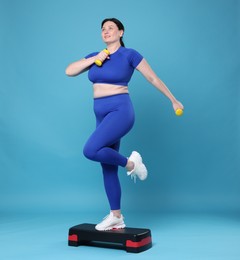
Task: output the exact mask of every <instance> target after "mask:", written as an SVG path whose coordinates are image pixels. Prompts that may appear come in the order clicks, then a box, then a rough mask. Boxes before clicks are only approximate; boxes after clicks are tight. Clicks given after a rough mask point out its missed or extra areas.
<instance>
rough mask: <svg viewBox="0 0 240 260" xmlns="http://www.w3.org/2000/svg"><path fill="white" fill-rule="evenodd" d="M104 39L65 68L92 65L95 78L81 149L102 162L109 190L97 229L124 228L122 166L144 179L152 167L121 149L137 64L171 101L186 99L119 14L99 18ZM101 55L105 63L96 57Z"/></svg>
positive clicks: (75, 70) (130, 117) (176, 105)
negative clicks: (134, 41)
mask: <svg viewBox="0 0 240 260" xmlns="http://www.w3.org/2000/svg"><path fill="white" fill-rule="evenodd" d="M101 29H102V39H103V42H104V43H105V44H106V49H107V50H108V52H107V51H104V50H103V51H101V52H93V53H90V54H88V55H87V56H85V58H83V59H80V60H78V61H75V62H73V63H71V64H70V65H69V66H68V67H67V68H66V74H67V75H68V76H77V75H79V74H81V73H83V72H85V71H88V77H89V80H90V81H91V82H92V83H93V97H94V113H95V116H96V129H95V131H94V132H93V133H92V134H91V136H90V137H89V139H88V140H87V142H86V144H85V146H84V149H83V153H84V155H85V156H86V157H87V158H88V159H90V160H93V161H96V162H99V163H100V164H101V168H102V173H103V180H104V186H105V191H106V194H107V198H108V201H109V206H110V213H109V214H108V215H107V216H106V217H105V218H104V219H103V221H102V222H100V223H99V224H98V225H96V227H95V228H96V229H97V230H99V231H103V230H111V229H118V228H124V227H125V226H126V225H125V223H124V218H123V215H122V213H121V185H120V182H119V178H118V168H119V166H120V167H125V168H126V171H127V175H129V176H131V177H133V178H134V179H135V178H136V177H138V178H139V179H140V180H145V179H146V178H147V175H148V172H147V169H146V167H145V165H144V163H143V160H142V157H141V155H140V154H139V153H138V152H136V151H133V152H132V153H131V155H130V156H129V157H126V156H125V155H122V154H121V153H120V152H119V148H120V141H121V138H122V137H123V136H125V135H126V134H127V133H128V132H129V131H130V130H131V128H132V127H133V124H134V108H133V105H132V102H131V98H130V95H129V92H128V84H129V81H130V80H131V77H132V75H133V73H134V71H135V70H138V71H139V72H141V74H142V75H143V76H144V77H145V78H146V79H147V80H148V81H149V82H150V83H151V84H152V85H153V86H155V87H156V88H157V89H158V90H160V91H161V92H162V93H163V94H164V95H165V96H166V97H167V98H169V100H170V101H171V103H172V106H173V109H174V110H175V111H176V110H177V109H183V105H182V104H181V103H180V102H179V101H178V100H177V99H176V98H175V97H174V96H173V94H172V93H171V92H170V90H169V89H168V88H167V86H166V85H165V84H164V83H163V82H162V81H161V80H160V79H159V77H158V76H157V75H156V74H155V73H154V71H153V70H152V69H151V67H150V65H149V64H148V63H147V61H146V59H144V58H143V56H142V55H141V54H140V53H139V52H137V51H136V50H134V49H131V48H126V47H125V46H124V43H123V34H124V26H123V24H122V23H121V22H120V21H119V20H118V19H116V18H107V19H105V20H103V21H102V23H101ZM96 60H99V61H101V62H100V63H102V65H101V66H99V65H97V64H96V63H95V61H96Z"/></svg>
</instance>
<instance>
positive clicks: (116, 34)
mask: <svg viewBox="0 0 240 260" xmlns="http://www.w3.org/2000/svg"><path fill="white" fill-rule="evenodd" d="M122 35H123V30H119V29H118V27H117V25H116V24H115V23H114V22H111V21H107V22H105V23H104V24H103V27H102V39H103V41H104V42H105V43H107V44H109V43H114V42H118V41H119V40H120V37H122Z"/></svg>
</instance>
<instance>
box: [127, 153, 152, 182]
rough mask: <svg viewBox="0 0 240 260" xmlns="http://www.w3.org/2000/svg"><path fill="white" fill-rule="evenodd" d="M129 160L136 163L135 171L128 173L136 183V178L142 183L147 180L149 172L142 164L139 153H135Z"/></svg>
mask: <svg viewBox="0 0 240 260" xmlns="http://www.w3.org/2000/svg"><path fill="white" fill-rule="evenodd" d="M128 159H129V160H130V161H132V162H133V163H134V169H133V170H132V171H130V172H127V175H131V177H132V178H134V181H135V182H136V176H137V177H138V178H139V179H140V180H141V181H143V180H145V179H146V178H147V176H148V172H147V168H146V166H145V165H144V164H143V162H142V157H141V155H140V154H139V153H138V152H136V151H133V152H132V154H131V155H130V157H129V158H128Z"/></svg>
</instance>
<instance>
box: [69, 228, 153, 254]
mask: <svg viewBox="0 0 240 260" xmlns="http://www.w3.org/2000/svg"><path fill="white" fill-rule="evenodd" d="M95 226H96V225H95V224H88V223H84V224H80V225H77V226H73V227H71V228H70V229H69V233H68V245H69V246H81V245H86V246H97V247H105V248H114V249H124V250H126V251H127V252H129V253H140V252H143V251H145V250H148V249H149V248H151V247H152V237H151V230H150V229H143V228H124V229H115V230H108V231H98V230H96V229H95Z"/></svg>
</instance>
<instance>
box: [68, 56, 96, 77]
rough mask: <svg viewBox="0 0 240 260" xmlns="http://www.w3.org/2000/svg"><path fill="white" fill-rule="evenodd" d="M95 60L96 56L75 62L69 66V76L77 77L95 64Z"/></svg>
mask: <svg viewBox="0 0 240 260" xmlns="http://www.w3.org/2000/svg"><path fill="white" fill-rule="evenodd" d="M95 60H96V56H93V57H90V58H87V59H81V60H78V61H75V62H73V63H71V64H69V65H68V66H67V68H66V71H65V72H66V74H67V75H68V76H72V77H73V76H77V75H79V74H81V73H83V72H85V71H86V70H88V69H89V67H90V66H91V65H92V64H93V63H94V62H95Z"/></svg>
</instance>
